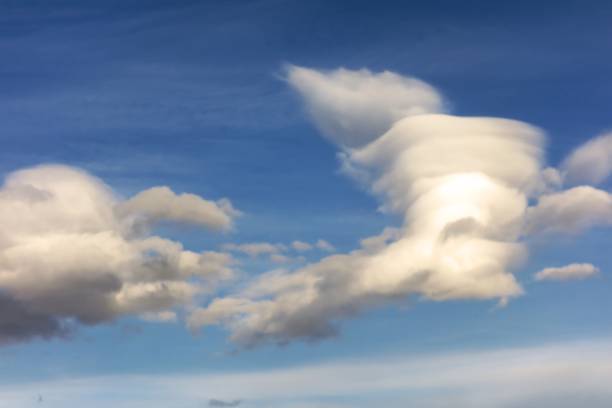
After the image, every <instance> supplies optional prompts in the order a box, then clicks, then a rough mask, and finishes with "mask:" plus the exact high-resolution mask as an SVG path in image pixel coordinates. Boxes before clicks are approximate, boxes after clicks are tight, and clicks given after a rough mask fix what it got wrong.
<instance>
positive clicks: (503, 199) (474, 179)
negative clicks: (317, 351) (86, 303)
mask: <svg viewBox="0 0 612 408" xmlns="http://www.w3.org/2000/svg"><path fill="white" fill-rule="evenodd" d="M288 82H289V83H290V85H291V86H292V87H293V88H295V89H296V90H297V91H298V93H299V94H300V95H301V96H302V97H303V99H304V102H305V104H306V106H307V109H308V111H309V112H310V114H311V115H312V117H313V120H314V121H315V123H316V124H317V125H318V126H319V127H320V129H321V130H322V131H323V132H324V133H325V135H326V136H327V137H329V138H330V139H331V140H332V141H333V142H335V143H336V144H338V146H339V148H340V149H341V150H342V152H343V153H342V159H343V168H345V169H350V171H347V173H348V174H351V175H356V176H357V177H358V178H359V180H360V181H361V182H364V181H365V182H367V186H368V187H369V189H370V190H371V191H372V193H373V194H375V195H377V196H379V197H380V198H381V200H382V209H383V210H385V211H389V212H394V213H398V214H401V215H402V217H403V219H404V223H403V225H402V226H401V227H400V228H394V229H386V230H385V231H383V233H382V234H380V235H379V236H375V237H370V238H367V239H364V240H363V241H362V247H361V248H359V249H357V250H355V251H352V252H350V253H348V254H336V255H331V256H328V257H326V258H323V259H322V260H320V261H319V262H316V263H312V264H309V265H306V266H305V267H302V268H299V269H297V270H293V271H286V270H280V271H278V270H277V271H272V272H270V273H267V274H264V275H262V276H260V277H258V278H256V279H255V280H254V281H253V282H251V283H250V285H248V286H247V287H246V288H243V289H241V290H240V291H239V292H237V293H234V294H233V295H230V296H227V297H223V298H218V299H215V300H213V301H212V302H211V303H210V304H209V305H208V306H207V307H205V308H201V309H199V310H196V311H194V313H193V314H192V315H191V316H190V318H189V324H190V325H191V326H192V327H194V328H195V327H201V326H206V325H210V324H223V325H225V326H226V327H227V328H228V329H229V330H230V332H231V336H232V339H233V340H234V341H236V342H238V343H240V344H244V345H254V344H258V343H260V342H266V341H275V342H280V343H283V342H288V341H291V340H294V339H297V338H310V339H313V338H320V337H324V336H328V335H331V334H333V333H334V332H335V330H336V324H337V322H338V321H339V320H341V319H342V318H346V317H348V316H351V315H353V314H355V313H357V312H359V311H360V310H362V309H363V308H367V307H372V306H375V305H378V304H383V303H389V302H393V301H395V300H398V299H404V298H405V297H407V296H410V295H417V296H420V297H423V298H426V299H431V300H437V301H440V300H448V299H499V301H500V302H503V303H505V302H506V301H507V299H508V298H511V297H514V296H518V295H520V294H522V293H523V289H522V287H521V285H520V284H519V282H518V281H517V280H516V278H515V276H514V275H513V273H512V272H513V271H514V270H515V269H516V268H517V267H518V266H519V265H521V264H522V262H523V261H524V259H525V257H526V255H527V247H526V244H525V243H524V240H523V238H524V237H525V236H528V235H530V234H533V233H537V232H541V231H547V230H551V229H560V230H561V231H562V232H571V231H573V230H575V229H576V228H582V227H588V226H590V225H592V224H593V223H594V222H595V221H594V220H600V219H602V218H606V217H608V214H609V207H610V204H609V196H608V195H607V193H606V192H603V191H600V190H596V189H594V188H592V187H578V188H576V189H572V190H568V191H558V189H559V188H561V184H562V177H561V173H560V172H559V171H557V170H556V169H551V168H547V169H544V168H543V162H544V159H543V144H544V135H543V133H542V132H541V131H540V130H539V129H537V128H535V127H533V126H530V125H529V124H526V123H523V122H519V121H515V120H507V119H501V118H484V117H458V116H451V115H447V114H443V113H442V103H441V101H442V100H443V98H442V97H441V96H440V95H439V94H438V93H437V92H436V91H435V90H434V89H433V88H432V87H430V86H429V85H427V84H425V83H423V82H422V81H419V80H417V79H414V78H406V77H401V76H399V75H397V74H392V73H388V72H384V73H381V74H376V73H371V72H369V71H367V70H360V71H349V70H346V69H339V70H335V71H329V72H322V71H315V70H311V69H307V68H300V67H291V68H290V69H289V71H288ZM544 193H547V194H549V195H548V196H544V197H541V198H540V201H539V203H538V204H537V205H536V206H535V207H533V208H530V207H529V205H528V204H529V202H530V199H533V198H538V197H539V196H540V195H542V194H544ZM594 204H596V208H597V211H596V215H593V214H592V211H588V210H587V208H588V206H589V205H594Z"/></svg>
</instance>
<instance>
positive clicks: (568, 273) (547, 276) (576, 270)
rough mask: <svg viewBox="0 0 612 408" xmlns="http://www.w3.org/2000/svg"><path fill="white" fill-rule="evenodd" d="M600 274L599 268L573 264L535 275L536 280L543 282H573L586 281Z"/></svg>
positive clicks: (547, 269)
mask: <svg viewBox="0 0 612 408" xmlns="http://www.w3.org/2000/svg"><path fill="white" fill-rule="evenodd" d="M598 273H599V268H597V267H596V266H595V265H592V264H589V263H573V264H569V265H565V266H561V267H558V268H544V269H542V270H541V271H539V272H537V273H536V274H535V279H536V280H538V281H542V280H572V279H586V278H590V277H592V276H594V275H597V274H598Z"/></svg>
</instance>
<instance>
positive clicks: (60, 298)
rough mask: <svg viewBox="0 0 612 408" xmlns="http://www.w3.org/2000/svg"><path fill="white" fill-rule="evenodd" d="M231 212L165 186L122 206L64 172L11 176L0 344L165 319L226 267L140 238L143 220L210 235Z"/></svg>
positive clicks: (1, 217) (3, 200)
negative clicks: (126, 318)
mask: <svg viewBox="0 0 612 408" xmlns="http://www.w3.org/2000/svg"><path fill="white" fill-rule="evenodd" d="M159 193H161V197H162V199H161V201H160V202H158V203H156V204H152V203H150V202H149V200H150V199H152V194H153V195H156V194H159ZM225 208H226V209H227V208H231V205H230V204H229V203H227V204H226V206H225ZM232 215H233V212H231V211H227V210H224V208H223V207H222V206H218V205H216V204H214V203H213V202H210V201H207V200H204V199H202V198H200V197H197V196H192V195H182V196H177V195H175V194H174V193H173V192H172V191H171V190H169V189H168V188H167V187H159V188H156V189H152V190H147V191H145V192H143V193H140V194H137V195H136V196H135V197H134V198H133V199H131V200H128V201H121V200H120V199H119V198H118V197H117V196H116V195H115V194H114V193H113V192H112V191H111V189H110V188H109V187H108V186H107V185H105V184H104V183H103V182H102V181H101V180H99V179H97V178H95V177H93V176H91V175H89V174H87V173H85V172H83V171H81V170H78V169H74V168H71V167H66V166H57V165H48V166H40V167H35V168H30V169H26V170H21V171H17V172H15V173H12V174H10V175H9V176H8V177H7V178H6V180H5V183H4V185H3V186H2V188H1V189H0V293H1V297H0V302H1V303H3V304H4V306H3V307H2V310H3V312H2V313H1V314H0V342H11V341H19V340H25V339H27V338H30V337H34V336H44V337H51V336H54V335H61V334H63V333H65V331H66V329H67V325H68V324H69V323H74V322H80V323H85V324H95V323H99V322H104V321H108V320H111V319H114V318H116V317H118V316H122V315H126V314H147V315H148V316H152V314H154V313H158V316H159V317H161V318H165V319H168V318H169V317H170V316H171V315H170V309H172V308H174V307H177V306H182V305H188V304H190V303H191V302H192V300H193V299H194V297H195V296H196V295H198V294H199V293H202V292H204V291H206V290H209V289H210V288H211V287H213V286H214V285H215V283H216V282H218V281H219V280H222V279H226V278H228V277H230V276H231V275H232V269H231V265H232V262H233V261H232V258H231V257H230V256H229V255H227V254H222V253H216V252H203V253H196V252H192V251H188V250H185V249H184V248H183V247H182V245H181V244H180V243H178V242H174V241H171V240H168V239H164V238H162V237H159V236H155V235H151V234H148V233H145V232H143V231H145V230H146V228H144V229H143V224H142V223H143V218H145V219H149V218H150V219H151V220H161V219H166V218H167V219H168V220H171V221H181V222H195V223H198V224H201V225H206V226H209V227H213V228H214V227H223V226H226V225H229V223H230V222H231V216H232Z"/></svg>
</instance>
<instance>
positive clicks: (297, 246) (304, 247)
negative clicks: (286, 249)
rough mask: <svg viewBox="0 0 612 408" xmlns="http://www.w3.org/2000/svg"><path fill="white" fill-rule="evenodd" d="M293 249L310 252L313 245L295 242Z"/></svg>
mask: <svg viewBox="0 0 612 408" xmlns="http://www.w3.org/2000/svg"><path fill="white" fill-rule="evenodd" d="M291 247H292V248H293V249H295V250H296V251H300V252H303V251H310V250H311V249H312V245H311V244H309V243H308V242H304V241H293V242H292V243H291Z"/></svg>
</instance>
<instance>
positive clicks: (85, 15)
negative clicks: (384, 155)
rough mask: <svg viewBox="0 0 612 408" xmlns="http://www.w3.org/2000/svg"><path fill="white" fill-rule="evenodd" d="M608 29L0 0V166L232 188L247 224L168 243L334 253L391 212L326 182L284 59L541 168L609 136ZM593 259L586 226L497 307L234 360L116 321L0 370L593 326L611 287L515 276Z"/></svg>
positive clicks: (208, 5)
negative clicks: (539, 156)
mask: <svg viewBox="0 0 612 408" xmlns="http://www.w3.org/2000/svg"><path fill="white" fill-rule="evenodd" d="M611 21H612V3H611V2H607V1H587V2H584V1H537V2H532V1H515V2H510V1H507V2H494V1H430V2H409V1H397V2H394V1H382V2H381V1H333V2H331V1H302V2H298V1H272V0H270V1H252V2H240V1H235V2H213V1H210V2H208V1H129V0H123V1H111V0H107V1H78V0H74V1H6V0H5V1H0V56H1V57H0V58H1V60H0V61H1V62H0V90H1V92H0V123H1V124H2V130H1V132H0V172H1V173H2V174H6V173H9V172H11V171H13V170H16V169H18V168H22V167H26V166H31V165H35V164H40V163H47V162H54V163H63V164H68V165H74V166H78V167H82V168H84V169H86V170H88V171H90V172H92V173H93V174H95V175H97V176H99V177H100V178H102V179H103V180H105V181H106V182H107V183H108V184H109V185H111V186H112V187H113V188H114V189H116V190H117V191H118V192H119V193H121V194H123V195H125V196H128V195H130V194H133V193H135V192H136V191H139V190H141V189H144V188H147V187H150V186H154V185H168V186H171V187H172V188H173V189H174V190H175V191H177V192H183V191H189V192H193V193H197V194H201V195H203V196H204V197H209V198H221V197H229V198H230V199H231V200H232V202H233V203H234V205H235V206H236V207H237V208H239V209H240V210H242V211H243V212H244V213H245V215H244V216H243V217H241V218H240V219H239V220H238V224H237V228H236V230H235V231H233V232H231V233H229V234H228V235H210V234H208V233H201V232H200V231H197V230H190V229H187V230H185V229H171V230H170V231H169V232H168V233H169V234H170V235H171V236H173V237H176V238H180V239H181V240H182V241H183V242H185V243H186V246H188V247H190V248H195V249H202V248H205V247H215V246H217V245H219V244H221V243H223V242H228V241H233V242H249V241H271V242H277V241H280V242H290V241H292V240H294V239H302V240H309V241H312V240H316V239H318V238H325V239H327V240H328V241H330V242H332V243H333V244H334V245H335V246H336V247H337V248H338V249H339V250H343V251H345V250H350V249H352V248H354V247H355V246H356V245H357V243H358V242H359V240H360V239H361V238H363V237H366V236H368V235H372V234H375V233H378V232H379V231H380V230H381V229H382V228H383V227H384V226H386V225H390V224H394V223H396V221H397V220H395V219H394V218H393V217H391V216H386V215H382V214H380V213H378V212H377V211H376V208H377V206H378V203H377V201H376V199H375V198H373V197H372V196H370V195H368V194H367V193H366V192H364V191H363V190H362V189H361V188H360V187H359V186H357V185H356V184H355V183H353V182H352V181H350V180H349V179H347V178H346V177H344V176H343V175H342V174H340V173H339V172H338V168H339V165H338V161H337V158H336V152H337V149H336V148H335V147H333V146H331V145H330V144H329V143H328V142H327V141H325V139H323V138H321V137H320V135H319V133H318V131H317V130H316V129H315V128H314V127H313V126H312V124H311V122H310V121H309V120H308V118H307V117H306V116H305V115H304V114H303V109H302V106H301V103H300V101H299V99H298V98H297V97H296V96H295V95H294V94H293V93H292V91H291V90H290V89H289V87H288V86H287V84H286V83H285V81H284V80H283V78H282V75H283V74H282V72H283V64H286V63H291V64H296V65H302V66H307V67H314V68H324V69H333V68H337V67H341V66H342V67H346V68H352V69H358V68H362V67H366V68H369V69H371V70H373V71H381V70H390V71H395V72H397V73H400V74H405V75H412V76H416V77H418V78H421V79H423V80H425V81H427V82H429V83H430V84H432V85H434V86H435V87H436V88H437V89H439V90H440V91H441V92H442V93H443V94H444V95H445V96H446V98H447V100H448V101H449V102H450V103H451V111H452V112H453V113H456V114H460V115H477V116H501V117H507V118H515V119H520V120H523V121H526V122H529V123H532V124H534V125H536V126H538V127H541V128H542V129H544V130H545V131H546V132H547V133H548V135H549V141H550V149H549V150H548V154H549V156H548V158H549V162H550V163H552V164H557V163H558V161H559V160H560V159H561V158H562V157H563V156H564V155H565V154H567V153H568V152H569V151H571V150H572V149H573V148H574V147H576V146H577V145H579V144H581V143H582V142H584V141H585V140H587V139H589V138H591V137H593V136H595V135H596V134H598V133H600V132H602V131H604V130H607V129H610V128H612V115H611V111H610V106H612V81H611V80H610V73H611V72H612V24H610V22H611ZM500 160H503V156H500ZM608 247H609V236H608V235H607V234H606V233H605V232H601V231H595V232H593V233H591V234H589V235H587V236H586V237H584V238H581V239H580V241H579V242H576V241H575V240H573V239H566V240H563V241H562V242H561V243H560V244H556V245H554V246H553V245H546V244H538V245H535V246H534V247H533V248H532V258H531V261H530V263H529V264H528V265H526V267H525V275H523V277H524V279H523V281H524V282H525V287H526V290H527V291H528V292H529V293H528V295H527V296H525V297H522V298H520V299H518V300H516V301H515V302H513V303H512V304H511V305H510V307H508V308H507V309H504V310H500V311H491V309H492V308H493V306H494V304H493V303H487V302H451V303H432V302H418V301H415V302H410V303H407V304H406V307H405V308H401V309H398V308H397V307H393V308H389V309H379V310H376V311H372V312H369V313H367V314H365V315H364V316H362V317H360V318H358V319H357V320H353V321H349V322H346V323H345V324H343V330H342V333H341V336H340V337H338V338H335V339H331V340H328V341H325V342H322V343H317V344H314V345H311V344H295V345H289V346H286V347H282V348H276V347H273V346H269V347H268V346H266V347H263V348H260V349H257V350H252V351H246V352H241V353H239V354H237V355H235V354H231V353H227V351H228V349H230V348H231V346H228V345H227V343H226V340H225V334H224V333H223V332H222V331H221V330H218V329H207V331H206V332H205V333H204V334H203V335H201V336H197V337H193V336H192V335H191V334H190V333H189V332H188V331H187V330H186V329H185V328H183V327H182V325H180V324H177V325H170V326H167V325H156V324H150V323H143V322H140V321H137V320H132V319H125V320H122V321H119V322H117V323H114V324H110V325H106V326H101V327H93V328H84V329H82V330H79V331H78V332H77V333H76V334H75V335H74V338H73V339H70V340H68V341H64V340H54V341H52V342H44V341H35V342H32V343H28V344H19V345H14V346H11V347H9V348H4V349H2V350H1V351H0V380H1V381H9V380H14V381H28V380H31V379H32V378H42V379H48V378H55V377H58V376H62V377H70V376H80V375H85V374H87V375H93V374H96V375H97V374H117V373H126V372H128V373H161V372H164V373H165V372H177V373H180V372H195V371H202V370H206V371H209V370H229V369H249V370H252V369H258V368H262V367H264V368H265V367H277V366H286V365H295V364H300V363H303V362H305V361H313V360H314V361H325V360H326V359H329V358H332V357H357V356H362V355H370V354H377V353H378V354H380V353H383V354H384V353H387V352H390V351H394V352H420V351H425V350H427V351H440V350H447V351H448V350H464V349H474V348H478V347H480V346H483V345H485V346H488V347H497V346H505V347H508V346H512V345H517V344H534V343H538V342H540V341H551V340H555V339H579V338H590V337H601V336H606V335H608V334H610V327H611V326H610V323H612V322H611V321H610V317H609V313H607V311H609V310H610V307H612V303H611V301H610V300H609V298H610V296H609V291H610V289H611V288H612V286H611V283H610V280H609V277H606V276H605V274H603V275H602V276H601V277H599V278H598V279H595V280H592V281H584V282H578V283H572V284H570V285H563V284H561V285H542V286H536V285H531V284H530V283H529V279H530V275H529V274H530V273H531V272H533V271H535V270H538V269H540V268H541V267H544V266H548V265H549V264H551V262H552V263H555V264H565V263H569V262H573V261H575V260H576V259H575V258H580V259H582V258H584V259H588V261H589V262H593V263H594V264H597V265H599V266H600V267H601V268H602V270H604V271H605V269H606V267H608V268H609V267H612V262H611V261H610V260H609V256H607V251H608ZM152 355H154V356H155V357H154V358H152V357H151V356H152ZM33 365H34V366H35V367H37V369H36V370H32V366H33ZM0 406H2V405H1V404H0Z"/></svg>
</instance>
